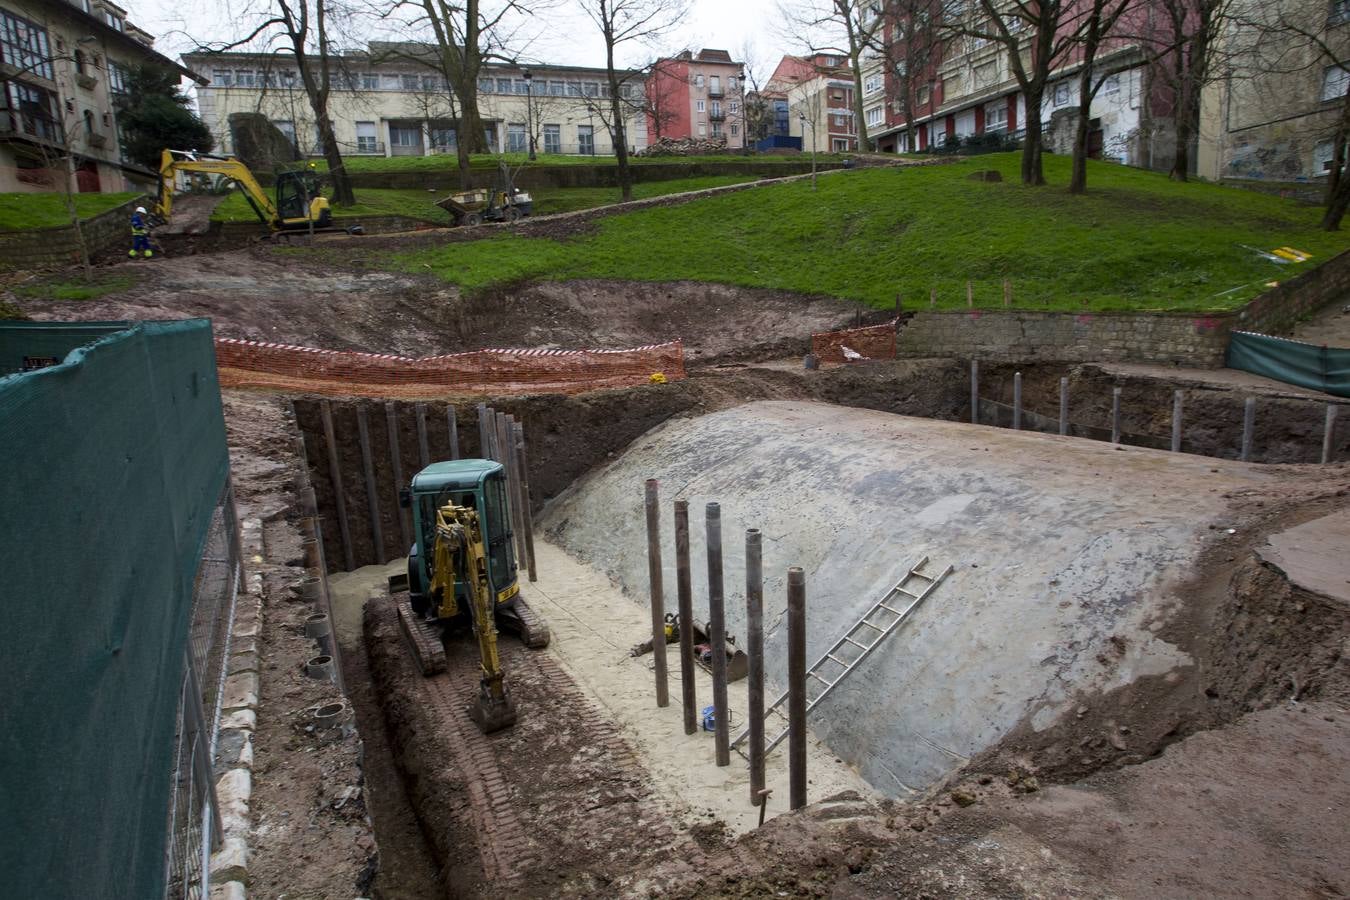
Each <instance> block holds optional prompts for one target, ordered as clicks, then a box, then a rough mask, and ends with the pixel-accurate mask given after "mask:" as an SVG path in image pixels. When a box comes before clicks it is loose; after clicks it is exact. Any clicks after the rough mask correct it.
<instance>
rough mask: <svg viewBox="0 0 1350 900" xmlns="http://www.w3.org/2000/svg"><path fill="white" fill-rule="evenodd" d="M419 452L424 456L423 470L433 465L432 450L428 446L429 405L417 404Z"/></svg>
mask: <svg viewBox="0 0 1350 900" xmlns="http://www.w3.org/2000/svg"><path fill="white" fill-rule="evenodd" d="M417 450H418V452H419V453H420V454H421V456H422V468H424V469H425V468H426V467H427V466H429V465H431V448H430V445H428V444H427V405H426V404H425V403H418V404H417Z"/></svg>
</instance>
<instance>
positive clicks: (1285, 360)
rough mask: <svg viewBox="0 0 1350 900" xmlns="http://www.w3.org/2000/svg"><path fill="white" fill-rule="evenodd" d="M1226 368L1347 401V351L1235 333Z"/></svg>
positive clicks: (1349, 353) (1349, 374)
mask: <svg viewBox="0 0 1350 900" xmlns="http://www.w3.org/2000/svg"><path fill="white" fill-rule="evenodd" d="M1226 364H1227V366H1228V368H1230V369H1241V370H1242V371H1244V372H1252V373H1255V374H1257V375H1264V376H1265V377H1266V378H1274V379H1275V380H1276V381H1283V382H1284V383H1285V384H1296V385H1298V386H1299V387H1305V388H1312V389H1313V390H1315V391H1325V392H1326V393H1328V394H1333V395H1335V396H1337V397H1350V350H1348V349H1344V348H1340V347H1319V346H1317V345H1315V344H1304V343H1301V342H1299V341H1291V340H1287V339H1285V338H1277V337H1270V336H1269V335H1265V334H1254V333H1252V332H1250V331H1235V332H1233V335H1232V337H1230V338H1229V342H1228V358H1227V360H1226Z"/></svg>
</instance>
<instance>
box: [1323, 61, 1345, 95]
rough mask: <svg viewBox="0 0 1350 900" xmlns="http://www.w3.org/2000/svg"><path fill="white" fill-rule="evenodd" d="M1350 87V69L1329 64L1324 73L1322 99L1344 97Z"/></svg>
mask: <svg viewBox="0 0 1350 900" xmlns="http://www.w3.org/2000/svg"><path fill="white" fill-rule="evenodd" d="M1347 89H1350V70H1347V69H1345V68H1342V67H1341V66H1329V67H1328V68H1327V70H1326V71H1325V72H1323V73H1322V99H1323V100H1335V99H1337V98H1338V97H1344V96H1345V92H1346V90H1347Z"/></svg>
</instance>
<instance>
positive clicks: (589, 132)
mask: <svg viewBox="0 0 1350 900" xmlns="http://www.w3.org/2000/svg"><path fill="white" fill-rule="evenodd" d="M577 152H578V153H580V154H582V155H583V156H594V155H595V126H593V125H578V126H577Z"/></svg>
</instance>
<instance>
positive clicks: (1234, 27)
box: [1223, 0, 1350, 231]
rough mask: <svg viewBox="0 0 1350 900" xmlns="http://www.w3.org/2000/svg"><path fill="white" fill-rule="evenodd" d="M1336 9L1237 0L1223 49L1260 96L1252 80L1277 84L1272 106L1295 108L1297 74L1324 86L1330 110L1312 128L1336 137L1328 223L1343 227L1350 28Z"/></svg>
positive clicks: (1311, 2) (1307, 0)
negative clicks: (1292, 98)
mask: <svg viewBox="0 0 1350 900" xmlns="http://www.w3.org/2000/svg"><path fill="white" fill-rule="evenodd" d="M1330 13H1331V14H1330V15H1328V6H1327V4H1326V3H1325V2H1321V0H1286V2H1283V3H1279V4H1265V3H1254V2H1248V3H1245V4H1244V3H1239V2H1235V3H1233V4H1232V5H1231V6H1230V7H1229V8H1228V10H1227V14H1228V23H1227V27H1226V28H1225V36H1226V37H1228V39H1229V40H1228V44H1229V46H1227V47H1225V48H1224V51H1223V52H1224V53H1225V54H1226V56H1225V62H1226V68H1227V69H1228V75H1229V78H1230V79H1240V80H1243V81H1245V82H1246V83H1247V86H1248V87H1249V90H1248V91H1247V94H1248V96H1249V97H1251V98H1254V97H1255V96H1256V92H1255V91H1254V90H1251V89H1250V88H1253V87H1257V86H1260V85H1267V84H1268V85H1270V96H1268V97H1266V98H1265V102H1266V103H1267V104H1268V105H1270V106H1272V107H1273V108H1280V109H1281V110H1285V109H1287V108H1288V105H1289V93H1288V89H1289V85H1290V80H1289V79H1290V76H1296V77H1297V76H1302V79H1303V80H1304V81H1305V83H1306V82H1312V83H1314V84H1317V85H1318V86H1319V87H1320V88H1321V91H1320V94H1319V96H1320V98H1321V105H1322V106H1323V107H1324V108H1325V112H1326V113H1327V114H1324V115H1320V116H1315V117H1312V118H1311V120H1310V121H1311V124H1310V126H1305V130H1307V129H1310V130H1311V134H1310V135H1309V136H1311V137H1313V138H1315V139H1316V138H1326V139H1328V140H1329V141H1330V143H1331V154H1330V157H1331V158H1330V160H1329V162H1328V164H1327V169H1326V174H1327V184H1326V189H1325V193H1324V202H1325V203H1326V211H1325V212H1324V213H1323V215H1322V222H1321V227H1322V228H1323V229H1324V230H1326V231H1338V230H1339V229H1340V227H1341V221H1342V220H1343V219H1344V218H1345V214H1346V211H1347V209H1350V172H1347V143H1350V34H1347V33H1345V28H1344V23H1345V20H1344V18H1343V16H1342V15H1340V14H1338V13H1339V11H1338V10H1336V9H1335V8H1334V6H1333V8H1332V9H1331V10H1330ZM1329 118H1330V119H1331V121H1328V119H1329Z"/></svg>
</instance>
